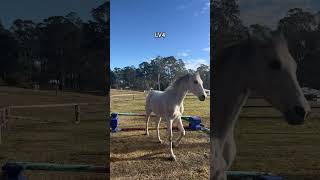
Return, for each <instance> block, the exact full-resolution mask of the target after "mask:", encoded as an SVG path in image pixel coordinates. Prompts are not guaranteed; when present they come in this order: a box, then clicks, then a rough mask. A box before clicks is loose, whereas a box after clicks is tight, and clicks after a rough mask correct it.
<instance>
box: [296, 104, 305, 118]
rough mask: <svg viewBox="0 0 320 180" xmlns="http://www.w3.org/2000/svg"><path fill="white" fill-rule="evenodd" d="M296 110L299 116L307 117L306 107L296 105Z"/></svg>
mask: <svg viewBox="0 0 320 180" xmlns="http://www.w3.org/2000/svg"><path fill="white" fill-rule="evenodd" d="M294 111H295V112H296V113H297V115H298V116H300V117H305V115H306V111H305V110H304V108H302V107H300V106H295V107H294Z"/></svg>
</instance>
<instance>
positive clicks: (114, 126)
mask: <svg viewBox="0 0 320 180" xmlns="http://www.w3.org/2000/svg"><path fill="white" fill-rule="evenodd" d="M119 116H145V114H139V113H115V112H113V113H111V121H110V128H111V132H113V133H115V132H118V131H120V129H119V128H118V125H119ZM151 116H155V115H151ZM181 119H183V120H185V121H188V122H189V128H190V129H191V130H195V131H199V130H200V131H202V132H205V133H207V134H210V129H209V128H205V127H204V126H203V124H201V118H200V117H199V116H182V117H181Z"/></svg>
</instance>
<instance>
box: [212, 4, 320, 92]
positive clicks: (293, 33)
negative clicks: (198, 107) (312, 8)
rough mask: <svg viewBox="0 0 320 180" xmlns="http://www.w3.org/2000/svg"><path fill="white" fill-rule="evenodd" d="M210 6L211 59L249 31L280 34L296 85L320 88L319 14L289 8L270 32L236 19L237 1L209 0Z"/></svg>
mask: <svg viewBox="0 0 320 180" xmlns="http://www.w3.org/2000/svg"><path fill="white" fill-rule="evenodd" d="M211 5H212V9H211V17H213V18H211V32H213V34H214V36H213V43H211V49H213V51H212V53H213V54H212V56H211V57H212V58H214V57H215V55H216V54H218V53H219V52H220V51H221V49H223V48H224V47H225V46H227V45H228V44H231V43H235V42H238V41H241V40H243V39H246V38H247V37H248V35H249V34H250V32H254V33H265V32H268V31H269V32H271V31H281V32H282V33H283V34H284V36H285V37H286V39H287V41H288V46H289V51H290V52H291V54H292V56H293V58H294V59H295V60H296V62H297V65H298V68H297V69H298V70H297V76H298V80H299V82H300V84H301V85H303V86H308V87H312V88H317V89H320V79H319V78H318V77H319V76H320V71H319V70H318V67H320V59H319V58H320V11H319V12H317V13H312V12H308V11H306V10H303V9H301V8H292V9H290V10H288V11H287V13H286V15H285V16H284V17H282V18H281V19H280V20H279V21H278V23H277V25H276V28H273V29H272V28H271V27H267V26H265V25H261V24H252V25H250V26H245V25H244V24H243V22H242V20H241V19H240V9H239V4H238V0H211ZM213 66H214V64H213ZM213 71H214V67H213Z"/></svg>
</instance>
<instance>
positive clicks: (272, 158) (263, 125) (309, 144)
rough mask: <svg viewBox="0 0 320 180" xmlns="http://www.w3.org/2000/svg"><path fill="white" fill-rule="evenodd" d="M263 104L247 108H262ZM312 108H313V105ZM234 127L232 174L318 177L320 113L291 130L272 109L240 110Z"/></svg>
mask: <svg viewBox="0 0 320 180" xmlns="http://www.w3.org/2000/svg"><path fill="white" fill-rule="evenodd" d="M265 103H266V102H264V101H262V100H249V101H248V102H247V104H250V105H259V104H260V105H261V104H265ZM311 104H316V102H312V103H311ZM245 115H250V116H257V115H259V116H275V117H278V118H240V119H239V120H238V123H237V127H236V135H235V136H236V142H237V150H238V153H237V157H236V159H235V162H234V164H233V167H232V170H247V171H248V170H253V171H264V172H273V173H276V174H280V175H282V176H284V177H286V178H287V179H289V180H295V179H297V180H307V179H308V180H315V179H318V178H319V177H320V131H319V130H320V121H319V120H320V119H319V110H317V109H315V108H313V109H312V114H311V115H310V118H309V119H308V121H306V123H305V124H304V125H302V126H290V125H288V124H287V123H286V121H285V120H284V119H283V118H282V117H281V115H280V113H279V112H278V111H276V110H274V109H273V108H268V109H261V108H255V109H252V108H251V109H243V111H242V116H245Z"/></svg>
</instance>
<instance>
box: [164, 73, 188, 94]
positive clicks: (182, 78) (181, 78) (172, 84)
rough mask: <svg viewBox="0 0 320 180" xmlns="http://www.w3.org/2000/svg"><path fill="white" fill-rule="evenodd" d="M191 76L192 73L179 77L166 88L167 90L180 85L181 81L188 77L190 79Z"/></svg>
mask: <svg viewBox="0 0 320 180" xmlns="http://www.w3.org/2000/svg"><path fill="white" fill-rule="evenodd" d="M190 76H191V74H190V73H187V74H185V75H183V76H181V77H179V78H177V79H176V80H175V81H173V82H172V83H171V84H170V85H169V86H168V87H167V88H166V89H165V91H167V90H170V89H172V88H174V87H176V86H178V85H179V84H180V83H181V82H183V81H185V80H186V79H189V77H190Z"/></svg>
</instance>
